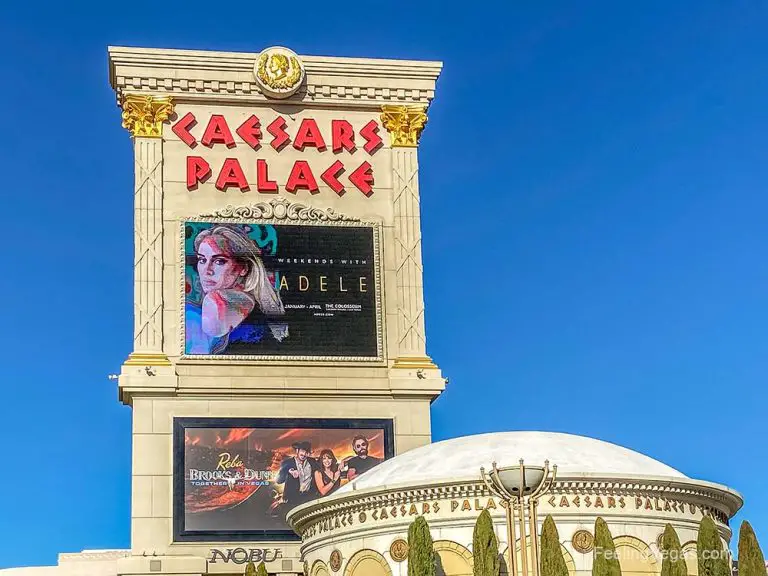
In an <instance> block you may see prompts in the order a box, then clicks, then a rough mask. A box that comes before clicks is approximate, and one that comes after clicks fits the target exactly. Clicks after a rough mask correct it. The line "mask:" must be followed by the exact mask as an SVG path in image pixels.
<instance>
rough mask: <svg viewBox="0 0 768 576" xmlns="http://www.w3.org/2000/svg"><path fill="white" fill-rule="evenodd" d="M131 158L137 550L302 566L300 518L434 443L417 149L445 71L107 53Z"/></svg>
mask: <svg viewBox="0 0 768 576" xmlns="http://www.w3.org/2000/svg"><path fill="white" fill-rule="evenodd" d="M109 66H110V81H111V84H112V87H113V88H114V90H115V92H116V94H117V100H118V103H119V105H120V108H121V109H122V121H123V126H124V127H125V128H126V129H127V130H128V132H129V133H130V136H131V138H132V139H133V146H134V170H135V187H134V215H135V218H134V223H135V224H134V238H135V255H134V317H135V322H134V335H133V350H132V351H131V353H130V354H129V355H128V357H127V359H126V361H125V362H124V364H123V366H122V369H121V373H120V377H119V393H120V399H121V400H122V402H124V403H126V404H128V405H130V406H132V408H133V432H132V434H133V464H132V509H131V552H130V554H129V555H128V556H126V557H125V558H122V559H121V560H120V561H119V562H118V569H117V571H118V573H119V574H125V575H129V574H130V575H140V574H178V575H182V574H184V575H202V574H208V573H220V574H242V572H243V570H244V568H245V566H244V565H245V564H246V563H247V562H248V561H254V562H255V563H257V564H258V563H259V562H261V561H264V562H265V563H266V566H267V568H268V570H269V572H270V573H271V574H300V573H302V569H303V567H302V558H301V555H300V551H299V544H300V542H299V539H298V537H297V536H296V534H295V533H294V532H293V531H292V530H291V529H290V527H289V526H288V524H287V522H286V514H287V512H288V511H289V510H290V509H292V508H294V507H295V506H297V505H300V504H303V503H306V502H309V501H311V500H313V499H316V498H320V497H322V496H326V495H328V494H331V493H332V492H334V491H336V490H337V489H338V488H340V487H341V486H343V485H345V484H346V483H347V482H349V481H350V480H352V479H353V478H355V477H356V476H358V475H360V474H362V473H364V472H366V471H367V470H369V469H371V468H373V467H374V466H376V465H377V464H378V463H380V462H381V461H382V460H384V459H387V458H391V457H393V456H394V455H396V454H399V453H402V452H405V451H407V450H410V449H412V448H416V447H418V446H421V445H424V444H427V443H429V442H430V412H429V407H430V403H431V402H432V401H433V400H434V399H435V398H436V397H437V396H438V395H439V394H440V393H441V392H442V391H443V389H444V387H445V380H444V378H443V377H442V375H441V373H440V370H439V369H438V367H437V366H436V365H435V364H434V362H433V361H432V360H431V359H430V358H429V357H428V356H427V354H426V342H425V333H424V299H423V285H422V258H421V234H420V214H419V180H418V159H417V156H418V144H419V137H420V135H421V132H422V129H423V128H424V125H425V123H426V121H427V116H426V110H427V107H428V105H429V103H430V101H431V100H432V98H433V96H434V89H435V82H436V80H437V77H438V75H439V73H440V68H441V65H440V63H437V62H414V61H398V60H374V59H360V58H327V57H318V56H300V55H298V54H295V53H294V52H292V51H291V50H289V49H286V48H282V47H273V48H268V49H265V50H263V51H262V52H260V53H253V54H251V53H229V52H208V51H186V50H155V49H139V48H117V47H113V48H110V49H109Z"/></svg>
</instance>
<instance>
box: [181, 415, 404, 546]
mask: <svg viewBox="0 0 768 576" xmlns="http://www.w3.org/2000/svg"><path fill="white" fill-rule="evenodd" d="M393 452H394V438H393V436H392V421H391V420H387V419H358V420H350V419H265V418H260V419H254V418H224V419H211V418H201V419H195V418H177V419H175V421H174V528H175V530H174V531H175V538H176V540H177V541H223V540H276V539H277V540H293V539H296V535H295V533H294V532H293V531H292V530H291V529H290V527H289V526H288V524H287V523H286V521H285V516H286V514H287V512H288V511H289V510H291V509H292V508H294V507H296V506H299V505H300V504H304V503H306V502H310V501H312V500H314V499H316V498H321V497H323V496H328V495H329V494H332V493H333V492H335V491H336V490H338V489H339V488H340V487H341V486H343V485H345V484H346V483H347V482H349V481H350V480H353V479H354V478H356V477H357V476H360V475H361V474H364V473H365V472H367V471H368V470H370V469H372V468H374V467H375V466H377V465H378V464H379V463H381V462H382V461H383V460H385V459H387V458H390V457H392V455H393Z"/></svg>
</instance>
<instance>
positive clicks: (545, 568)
mask: <svg viewBox="0 0 768 576" xmlns="http://www.w3.org/2000/svg"><path fill="white" fill-rule="evenodd" d="M540 574H541V576H568V566H567V565H566V563H565V558H563V550H562V548H560V536H559V535H558V534H557V526H555V521H554V520H553V519H552V516H547V517H546V518H545V519H544V526H542V527H541V571H540Z"/></svg>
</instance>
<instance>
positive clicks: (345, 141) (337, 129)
mask: <svg viewBox="0 0 768 576" xmlns="http://www.w3.org/2000/svg"><path fill="white" fill-rule="evenodd" d="M331 138H332V143H333V145H332V146H331V148H332V149H333V151H334V152H341V150H342V149H343V150H346V151H347V152H354V151H355V130H354V128H352V124H350V123H349V122H347V121H346V120H332V121H331Z"/></svg>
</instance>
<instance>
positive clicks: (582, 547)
mask: <svg viewBox="0 0 768 576" xmlns="http://www.w3.org/2000/svg"><path fill="white" fill-rule="evenodd" d="M571 544H573V549H574V550H576V552H581V553H582V554H586V553H587V552H592V549H593V548H594V547H595V537H594V536H592V533H591V532H590V531H589V530H576V532H574V533H573V538H571Z"/></svg>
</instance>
